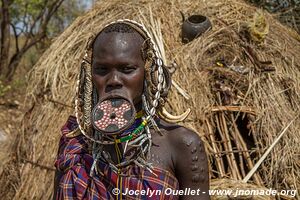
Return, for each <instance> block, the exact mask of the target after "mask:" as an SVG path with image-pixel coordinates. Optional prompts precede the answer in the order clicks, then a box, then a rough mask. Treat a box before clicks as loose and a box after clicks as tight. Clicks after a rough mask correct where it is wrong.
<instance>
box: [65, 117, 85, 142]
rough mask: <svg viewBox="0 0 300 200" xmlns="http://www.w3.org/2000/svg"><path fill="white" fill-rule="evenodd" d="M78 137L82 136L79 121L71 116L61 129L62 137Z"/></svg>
mask: <svg viewBox="0 0 300 200" xmlns="http://www.w3.org/2000/svg"><path fill="white" fill-rule="evenodd" d="M78 135H81V132H80V130H79V128H78V123H77V119H76V117H75V116H72V115H70V116H69V117H68V120H67V121H66V123H65V124H64V125H63V127H62V128H61V136H63V137H76V136H78Z"/></svg>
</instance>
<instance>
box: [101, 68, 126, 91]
mask: <svg viewBox="0 0 300 200" xmlns="http://www.w3.org/2000/svg"><path fill="white" fill-rule="evenodd" d="M122 87H123V83H122V80H121V78H120V76H119V75H118V73H117V72H112V73H111V75H110V76H109V78H108V81H107V84H106V88H105V92H110V91H112V90H116V89H121V88H122Z"/></svg>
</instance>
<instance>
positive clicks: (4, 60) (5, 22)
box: [0, 0, 10, 75]
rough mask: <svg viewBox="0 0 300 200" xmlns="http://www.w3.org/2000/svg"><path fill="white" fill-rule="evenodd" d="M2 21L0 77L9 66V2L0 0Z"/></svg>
mask: <svg viewBox="0 0 300 200" xmlns="http://www.w3.org/2000/svg"><path fill="white" fill-rule="evenodd" d="M1 1H2V7H1V13H2V20H1V44H0V45H1V46H0V47H1V49H0V75H2V74H3V72H4V70H5V69H6V67H7V66H8V64H9V48H10V30H9V28H10V20H9V10H8V9H9V4H10V3H9V0H1Z"/></svg>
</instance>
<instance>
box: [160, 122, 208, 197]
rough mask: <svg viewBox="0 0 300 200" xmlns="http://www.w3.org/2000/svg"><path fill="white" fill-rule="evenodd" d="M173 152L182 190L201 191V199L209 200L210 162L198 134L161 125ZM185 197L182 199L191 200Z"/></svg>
mask: <svg viewBox="0 0 300 200" xmlns="http://www.w3.org/2000/svg"><path fill="white" fill-rule="evenodd" d="M160 125H161V127H163V130H165V134H166V135H167V138H168V140H169V143H170V147H171V148H172V149H171V151H172V152H173V154H172V155H173V162H174V169H175V174H176V177H177V179H178V181H179V185H180V188H181V189H184V188H191V189H200V190H201V191H203V192H204V193H201V199H209V196H208V192H207V191H208V188H209V176H208V160H207V155H206V152H205V148H204V144H203V142H202V140H201V138H200V137H199V135H198V134H197V133H195V132H194V131H192V130H190V129H188V128H185V127H183V126H179V125H174V124H169V123H166V122H164V121H162V120H161V123H160ZM191 198H192V197H190V196H184V197H183V198H182V199H191ZM199 198H200V196H199Z"/></svg>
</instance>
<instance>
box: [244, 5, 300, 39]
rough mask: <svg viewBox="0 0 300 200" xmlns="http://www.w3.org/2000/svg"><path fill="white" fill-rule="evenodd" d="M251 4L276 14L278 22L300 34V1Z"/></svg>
mask: <svg viewBox="0 0 300 200" xmlns="http://www.w3.org/2000/svg"><path fill="white" fill-rule="evenodd" d="M248 1H249V2H250V3H252V4H254V5H256V6H258V7H261V8H264V9H265V10H267V11H269V12H270V13H274V14H275V15H276V16H277V18H278V20H279V21H280V22H282V23H283V24H286V25H288V26H290V27H292V28H294V29H295V30H296V31H298V33H300V0H248Z"/></svg>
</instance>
